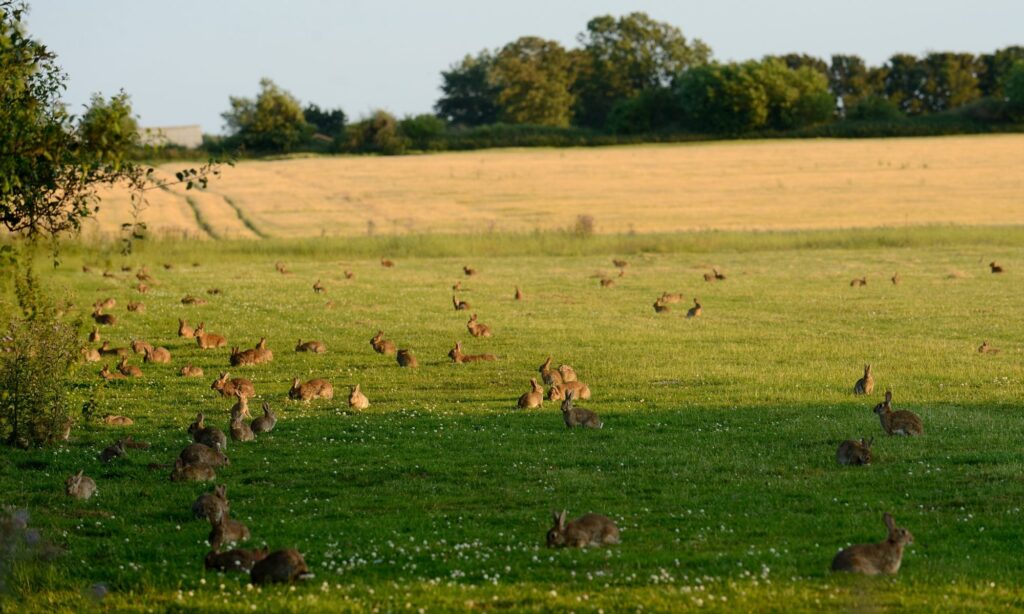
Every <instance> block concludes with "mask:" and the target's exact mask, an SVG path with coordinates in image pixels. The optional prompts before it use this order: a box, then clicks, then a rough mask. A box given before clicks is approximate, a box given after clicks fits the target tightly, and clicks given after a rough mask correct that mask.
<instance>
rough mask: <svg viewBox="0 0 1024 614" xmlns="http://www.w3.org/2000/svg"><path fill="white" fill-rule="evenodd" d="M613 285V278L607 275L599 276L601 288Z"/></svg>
mask: <svg viewBox="0 0 1024 614" xmlns="http://www.w3.org/2000/svg"><path fill="white" fill-rule="evenodd" d="M614 285H615V280H614V279H611V278H609V277H602V278H601V287H602V288H611V287H612V286H614Z"/></svg>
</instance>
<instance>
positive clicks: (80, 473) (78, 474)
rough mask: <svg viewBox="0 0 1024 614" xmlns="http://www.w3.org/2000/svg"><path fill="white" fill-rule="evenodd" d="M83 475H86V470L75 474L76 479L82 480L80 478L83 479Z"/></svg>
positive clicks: (80, 470)
mask: <svg viewBox="0 0 1024 614" xmlns="http://www.w3.org/2000/svg"><path fill="white" fill-rule="evenodd" d="M83 473H85V469H79V470H78V473H76V474H75V477H76V478H80V477H82V474H83Z"/></svg>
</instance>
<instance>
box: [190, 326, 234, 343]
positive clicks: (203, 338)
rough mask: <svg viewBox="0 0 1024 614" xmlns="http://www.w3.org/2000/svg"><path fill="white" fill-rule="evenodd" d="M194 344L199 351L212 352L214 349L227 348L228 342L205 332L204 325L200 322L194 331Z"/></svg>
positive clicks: (219, 336) (221, 337)
mask: <svg viewBox="0 0 1024 614" xmlns="http://www.w3.org/2000/svg"><path fill="white" fill-rule="evenodd" d="M195 339H196V344H197V345H198V346H199V349H202V350H212V349H216V348H223V347H227V345H228V340H227V339H225V338H224V337H223V336H221V335H214V334H213V333H208V332H206V323H205V322H200V323H199V326H197V327H196V330H195Z"/></svg>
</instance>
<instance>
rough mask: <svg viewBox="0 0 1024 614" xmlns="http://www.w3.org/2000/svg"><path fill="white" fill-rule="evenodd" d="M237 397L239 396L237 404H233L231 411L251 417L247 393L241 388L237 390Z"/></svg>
mask: <svg viewBox="0 0 1024 614" xmlns="http://www.w3.org/2000/svg"><path fill="white" fill-rule="evenodd" d="M235 398H237V399H238V400H237V401H235V404H234V405H232V406H231V413H232V414H235V413H239V414H241V415H242V416H243V417H246V418H251V417H252V414H250V413H249V397H247V396H245V393H243V392H242V391H241V390H236V391H235Z"/></svg>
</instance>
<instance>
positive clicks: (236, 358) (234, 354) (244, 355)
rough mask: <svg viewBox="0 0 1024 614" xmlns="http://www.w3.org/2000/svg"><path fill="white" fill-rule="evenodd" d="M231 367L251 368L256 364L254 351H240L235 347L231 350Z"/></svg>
mask: <svg viewBox="0 0 1024 614" xmlns="http://www.w3.org/2000/svg"><path fill="white" fill-rule="evenodd" d="M230 362H231V366H232V367H251V366H253V365H255V364H256V350H254V349H253V350H241V351H239V349H238V348H237V347H233V348H231V358H230Z"/></svg>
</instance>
